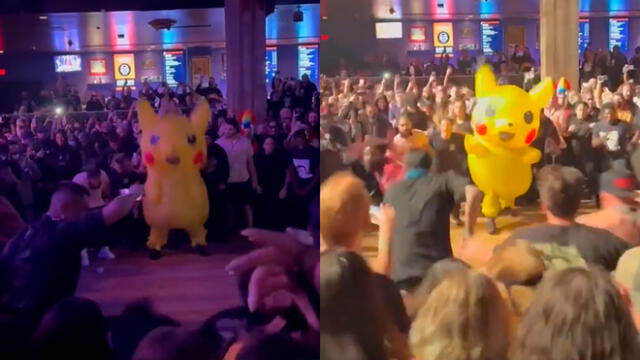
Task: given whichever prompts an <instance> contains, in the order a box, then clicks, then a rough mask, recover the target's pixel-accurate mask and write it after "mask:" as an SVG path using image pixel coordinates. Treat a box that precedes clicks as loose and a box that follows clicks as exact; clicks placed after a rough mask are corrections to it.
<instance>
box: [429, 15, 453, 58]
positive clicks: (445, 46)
mask: <svg viewBox="0 0 640 360" xmlns="http://www.w3.org/2000/svg"><path fill="white" fill-rule="evenodd" d="M433 46H434V47H435V49H436V55H442V54H452V53H453V23H450V22H437V23H433Z"/></svg>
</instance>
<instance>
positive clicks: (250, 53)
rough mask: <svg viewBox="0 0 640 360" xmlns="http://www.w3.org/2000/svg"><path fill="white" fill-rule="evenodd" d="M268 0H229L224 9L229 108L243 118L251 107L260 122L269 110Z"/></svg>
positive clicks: (232, 112)
mask: <svg viewBox="0 0 640 360" xmlns="http://www.w3.org/2000/svg"><path fill="white" fill-rule="evenodd" d="M265 3H266V2H265V1H264V0H262V1H259V0H233V1H226V2H225V9H224V13H225V16H224V21H225V38H226V49H227V97H228V105H229V111H230V113H231V114H233V115H235V116H236V117H237V118H239V117H240V116H241V115H242V112H243V111H245V110H251V111H253V112H254V114H255V115H256V121H257V122H259V123H260V122H263V121H264V120H265V118H266V114H267V90H266V86H265V82H264V81H265V75H264V71H265V70H264V69H265V52H266V37H265V20H266V13H265V7H266V6H265Z"/></svg>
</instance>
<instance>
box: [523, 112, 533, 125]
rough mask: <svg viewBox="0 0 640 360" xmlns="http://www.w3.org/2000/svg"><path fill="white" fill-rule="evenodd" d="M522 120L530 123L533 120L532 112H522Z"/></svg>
mask: <svg viewBox="0 0 640 360" xmlns="http://www.w3.org/2000/svg"><path fill="white" fill-rule="evenodd" d="M524 122H525V123H527V124H531V123H532V122H533V113H532V112H531V111H527V112H526V113H524Z"/></svg>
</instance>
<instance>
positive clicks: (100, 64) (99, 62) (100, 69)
mask: <svg viewBox="0 0 640 360" xmlns="http://www.w3.org/2000/svg"><path fill="white" fill-rule="evenodd" d="M89 75H91V76H100V75H107V60H106V59H89Z"/></svg>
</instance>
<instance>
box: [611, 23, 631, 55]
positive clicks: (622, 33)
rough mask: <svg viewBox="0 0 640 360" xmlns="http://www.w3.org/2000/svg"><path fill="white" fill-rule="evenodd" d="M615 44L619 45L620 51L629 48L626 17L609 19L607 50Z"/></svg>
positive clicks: (625, 50) (623, 51)
mask: <svg viewBox="0 0 640 360" xmlns="http://www.w3.org/2000/svg"><path fill="white" fill-rule="evenodd" d="M616 45H617V46H620V50H621V51H622V53H626V52H627V49H628V48H629V19H628V18H613V19H609V50H613V47H614V46H616Z"/></svg>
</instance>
